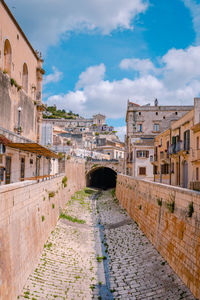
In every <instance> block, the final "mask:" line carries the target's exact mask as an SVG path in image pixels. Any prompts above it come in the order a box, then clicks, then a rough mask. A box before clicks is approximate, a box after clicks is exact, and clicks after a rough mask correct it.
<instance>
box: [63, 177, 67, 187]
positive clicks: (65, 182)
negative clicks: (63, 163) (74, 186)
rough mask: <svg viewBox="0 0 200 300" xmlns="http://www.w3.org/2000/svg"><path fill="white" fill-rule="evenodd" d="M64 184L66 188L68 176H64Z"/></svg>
mask: <svg viewBox="0 0 200 300" xmlns="http://www.w3.org/2000/svg"><path fill="white" fill-rule="evenodd" d="M62 184H63V186H64V187H66V186H67V176H64V177H63V179H62Z"/></svg>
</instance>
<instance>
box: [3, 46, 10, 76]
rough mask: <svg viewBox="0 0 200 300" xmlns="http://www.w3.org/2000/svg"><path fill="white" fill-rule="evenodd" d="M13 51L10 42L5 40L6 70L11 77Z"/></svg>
mask: <svg viewBox="0 0 200 300" xmlns="http://www.w3.org/2000/svg"><path fill="white" fill-rule="evenodd" d="M11 65H12V50H11V45H10V42H9V40H5V44H4V70H5V71H6V72H7V73H8V75H9V76H11Z"/></svg>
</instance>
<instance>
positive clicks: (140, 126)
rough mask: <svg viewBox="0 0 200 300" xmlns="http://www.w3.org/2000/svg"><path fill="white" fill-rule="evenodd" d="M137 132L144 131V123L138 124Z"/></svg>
mask: <svg viewBox="0 0 200 300" xmlns="http://www.w3.org/2000/svg"><path fill="white" fill-rule="evenodd" d="M137 132H142V124H137Z"/></svg>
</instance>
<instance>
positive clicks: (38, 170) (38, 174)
mask: <svg viewBox="0 0 200 300" xmlns="http://www.w3.org/2000/svg"><path fill="white" fill-rule="evenodd" d="M35 176H40V159H39V157H37V158H36V172H35Z"/></svg>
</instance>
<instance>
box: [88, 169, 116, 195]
mask: <svg viewBox="0 0 200 300" xmlns="http://www.w3.org/2000/svg"><path fill="white" fill-rule="evenodd" d="M116 179H117V173H116V172H115V171H113V170H112V169H110V168H104V167H101V168H98V169H95V170H92V171H90V172H89V173H88V174H87V177H86V184H87V187H94V188H99V189H103V190H107V189H110V188H115V187H116Z"/></svg>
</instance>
